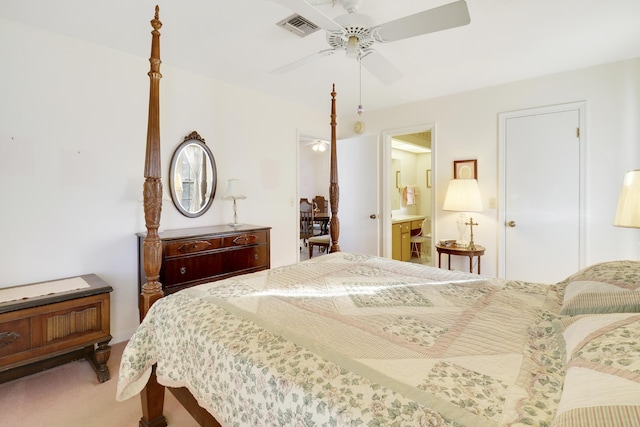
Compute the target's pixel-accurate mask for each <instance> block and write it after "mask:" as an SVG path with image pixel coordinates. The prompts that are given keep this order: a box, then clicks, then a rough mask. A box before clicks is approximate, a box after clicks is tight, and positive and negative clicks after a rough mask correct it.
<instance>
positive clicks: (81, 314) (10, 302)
mask: <svg viewBox="0 0 640 427" xmlns="http://www.w3.org/2000/svg"><path fill="white" fill-rule="evenodd" d="M112 290H113V288H112V287H111V286H109V285H108V284H107V283H105V282H104V281H103V280H102V279H100V278H99V277H98V276H96V275H95V274H87V275H84V276H78V277H71V278H68V279H61V280H56V281H52V282H43V283H35V284H30V285H24V286H16V287H11V288H4V289H0V383H3V382H6V381H10V380H13V379H16V378H19V377H22V376H24V375H28V374H32V373H35V372H39V371H42V370H45V369H48V368H52V367H54V366H58V365H60V364H62V363H66V362H70V361H72V360H77V359H81V358H83V357H84V358H86V359H87V360H89V362H90V363H91V366H92V367H93V368H94V370H95V371H96V374H97V376H98V381H100V382H104V381H107V380H108V379H109V378H110V374H109V368H108V367H107V361H108V360H109V356H110V355H111V347H110V346H109V345H108V344H109V341H111V335H110V330H109V329H110V326H109V319H110V300H109V293H110V292H111V291H112ZM96 344H97V348H96V347H95V346H96Z"/></svg>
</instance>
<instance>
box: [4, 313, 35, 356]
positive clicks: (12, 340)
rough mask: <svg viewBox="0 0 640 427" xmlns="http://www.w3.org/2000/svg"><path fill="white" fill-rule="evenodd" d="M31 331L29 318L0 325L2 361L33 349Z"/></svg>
mask: <svg viewBox="0 0 640 427" xmlns="http://www.w3.org/2000/svg"><path fill="white" fill-rule="evenodd" d="M30 329H31V328H30V322H29V319H28V318H27V319H18V320H13V321H8V322H2V323H0V359H2V358H3V357H4V356H8V355H11V354H16V353H20V352H22V351H26V350H29V348H30V347H31V333H30V332H31V331H30Z"/></svg>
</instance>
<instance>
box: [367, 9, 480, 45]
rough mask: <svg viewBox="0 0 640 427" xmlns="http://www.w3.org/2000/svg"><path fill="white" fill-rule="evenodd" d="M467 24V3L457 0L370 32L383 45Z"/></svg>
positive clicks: (397, 20)
mask: <svg viewBox="0 0 640 427" xmlns="http://www.w3.org/2000/svg"><path fill="white" fill-rule="evenodd" d="M469 22H471V18H470V17H469V9H468V8H467V2H466V1H464V0H459V1H456V2H453V3H449V4H445V5H444V6H440V7H436V8H433V9H429V10H425V11H424V12H420V13H416V14H415V15H409V16H405V17H404V18H400V19H396V20H395V21H389V22H387V23H384V24H381V25H379V26H377V27H375V28H374V29H373V30H372V32H373V35H374V37H375V39H376V40H377V41H379V42H383V43H384V42H392V41H396V40H402V39H407V38H410V37H415V36H420V35H422V34H428V33H435V32H436V31H442V30H446V29H449V28H455V27H460V26H462V25H467V24H468V23H469Z"/></svg>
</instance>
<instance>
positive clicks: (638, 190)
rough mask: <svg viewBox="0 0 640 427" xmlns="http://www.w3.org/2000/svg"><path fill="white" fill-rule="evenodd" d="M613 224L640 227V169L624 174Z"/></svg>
mask: <svg viewBox="0 0 640 427" xmlns="http://www.w3.org/2000/svg"><path fill="white" fill-rule="evenodd" d="M613 225H615V226H618V227H633V228H640V169H636V170H632V171H629V172H627V173H626V174H625V175H624V181H623V182H622V190H621V191H620V198H619V199H618V209H617V210H616V217H615V219H614V220H613Z"/></svg>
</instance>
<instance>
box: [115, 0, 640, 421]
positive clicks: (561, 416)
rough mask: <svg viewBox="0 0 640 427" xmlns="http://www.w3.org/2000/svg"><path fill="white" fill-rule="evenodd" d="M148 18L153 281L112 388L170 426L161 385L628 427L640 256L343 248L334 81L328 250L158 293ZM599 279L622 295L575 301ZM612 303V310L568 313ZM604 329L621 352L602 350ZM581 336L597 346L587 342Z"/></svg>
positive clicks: (294, 413) (247, 417)
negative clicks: (575, 268)
mask: <svg viewBox="0 0 640 427" xmlns="http://www.w3.org/2000/svg"><path fill="white" fill-rule="evenodd" d="M151 22H152V26H153V31H152V34H153V37H152V49H151V59H150V61H151V71H150V72H149V77H150V79H151V90H150V100H149V129H148V137H147V154H146V159H145V178H146V180H145V184H144V206H145V221H146V225H147V230H148V232H147V238H146V239H145V241H144V269H145V273H146V278H147V282H146V283H145V284H144V286H143V288H142V294H141V296H140V306H139V307H140V317H141V320H142V322H141V325H140V327H139V328H138V330H137V331H136V333H135V334H134V336H133V337H132V338H131V340H130V341H129V343H128V345H127V348H126V349H125V352H124V354H123V357H122V362H121V366H120V372H119V381H118V392H117V393H118V395H117V398H118V399H119V400H123V399H127V398H129V397H132V396H135V395H136V394H138V393H140V395H141V400H142V419H141V420H140V426H154V427H156V426H165V425H167V420H166V418H165V417H164V416H163V414H162V407H163V402H164V388H165V386H166V387H168V388H169V389H170V390H171V392H172V393H173V394H174V395H175V396H176V397H177V399H178V400H179V401H180V402H181V403H182V404H183V405H184V406H185V407H186V408H187V409H188V410H189V412H190V413H192V415H193V416H194V418H195V419H196V420H197V421H198V423H199V424H200V425H203V426H232V425H233V426H248V425H251V426H253V425H264V426H267V425H300V426H305V425H338V426H347V425H354V426H357V425H379V426H381V425H403V426H404V425H411V426H460V425H467V426H479V425H482V426H503V425H551V423H554V424H553V425H556V426H573V425H575V426H578V425H602V426H604V425H612V426H613V425H615V426H631V425H633V424H632V423H633V422H635V421H634V420H637V419H639V418H638V417H640V406H638V402H637V396H638V394H637V393H638V392H640V374H639V372H640V350H638V349H637V348H636V347H637V346H635V345H634V344H630V343H629V340H628V338H625V337H629V336H635V337H636V338H639V339H640V315H639V314H638V313H637V312H638V311H640V302H638V301H636V300H635V299H634V298H638V295H640V293H638V292H636V290H637V289H640V266H639V263H633V262H630V261H627V262H623V261H621V262H612V263H604V264H601V265H596V266H594V267H591V268H590V269H585V270H584V271H581V272H579V273H577V274H576V275H574V276H572V277H570V278H568V279H567V280H565V281H563V282H561V283H559V284H556V285H543V284H534V283H524V282H518V281H504V280H500V279H492V278H488V277H483V276H479V275H473V274H470V273H462V272H453V271H447V270H440V269H436V268H433V267H428V266H423V265H416V264H411V263H403V262H400V261H394V260H389V259H384V258H379V257H372V256H366V255H359V254H350V253H344V252H341V251H340V247H339V245H338V237H339V228H340V224H339V221H338V215H337V214H338V198H339V188H338V171H337V161H336V160H337V159H336V156H337V151H336V132H335V130H336V113H335V100H336V93H335V87H334V88H333V90H332V92H331V142H332V144H331V182H330V205H331V212H332V217H331V221H330V233H331V241H332V242H331V247H330V252H331V253H330V254H328V255H326V256H323V257H319V258H316V259H312V260H309V261H304V262H301V263H298V264H294V265H290V266H283V267H278V268H273V269H271V270H267V271H262V272H258V273H251V274H247V275H243V276H237V277H234V278H230V279H225V280H221V281H218V282H212V283H208V284H203V285H199V286H196V287H193V288H189V289H185V290H182V291H180V292H177V293H175V294H172V295H170V296H167V297H163V294H162V288H161V286H160V284H159V283H158V272H159V259H160V250H161V249H160V244H159V239H158V235H157V228H158V225H159V223H160V208H161V197H162V184H161V182H160V154H159V153H160V144H159V114H158V111H159V108H158V104H159V96H158V94H159V90H158V85H159V79H160V77H161V75H160V72H159V66H160V55H159V32H158V30H159V29H160V27H161V23H160V21H159V18H158V9H157V8H156V15H155V18H154V19H153V20H152V21H151ZM585 282H588V284H589V285H588V286H586V285H584V283H585ZM597 284H601V285H602V286H601V288H602V289H604V291H602V292H603V293H604V294H607V292H610V291H611V288H612V287H618V288H621V289H619V290H618V291H619V292H623V293H624V295H625V298H623V299H624V301H623V302H624V303H623V304H618V305H616V303H619V302H620V299H619V298H614V299H607V298H605V299H604V302H602V305H604V306H606V307H605V308H604V309H603V307H602V306H600V305H598V304H597V303H595V302H597V301H599V300H598V298H597V297H593V295H591V294H589V297H588V298H587V301H588V302H589V304H584V301H582V300H581V299H580V297H581V295H580V294H581V289H585V288H586V289H589V290H590V291H591V292H593V290H594V288H596V287H597V286H596V285H597ZM576 298H577V299H576ZM594 301H595V302H594ZM594 307H595V308H596V309H599V310H600V311H598V310H596V311H594ZM610 312H617V313H615V314H614V315H610V314H609V315H600V316H596V315H591V316H586V317H585V316H576V315H581V314H586V313H610ZM572 315H573V317H570V316H572ZM611 316H613V317H611ZM554 331H559V332H557V333H554ZM602 337H605V338H606V339H604V341H602V342H600V341H598V339H599V338H602ZM612 340H613V341H612ZM612 342H613V343H614V344H615V346H616V349H621V351H622V352H623V354H624V355H626V358H625V359H624V360H618V359H619V358H616V356H615V354H613V355H612V353H611V352H607V350H608V349H609V347H610V346H611V345H614V344H612ZM586 347H588V348H589V349H595V351H596V352H597V355H598V358H597V359H598V360H594V359H593V358H588V357H584V356H583V354H582V353H583V352H581V349H583V348H586ZM565 348H566V349H567V351H565ZM629 360H630V362H629ZM602 364H604V365H605V366H601V365H602ZM612 366H614V368H615V369H613V368H611V367H612ZM584 371H587V372H586V373H585V372H584ZM565 372H566V373H567V375H566V377H567V379H570V381H569V382H565V383H564V388H563V382H564V380H565ZM610 377H613V378H610ZM594 378H595V379H597V384H598V386H599V387H603V386H605V385H609V389H607V396H606V397H604V398H602V397H601V396H598V395H597V393H595V394H594V393H591V394H589V395H585V393H584V390H585V389H586V388H588V387H589V384H590V382H592V381H594ZM607 381H609V382H607ZM625 381H626V382H625ZM585 402H586V404H585ZM576 420H578V421H577V422H576ZM612 420H613V421H612ZM580 423H583V424H580ZM589 423H591V424H589Z"/></svg>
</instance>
